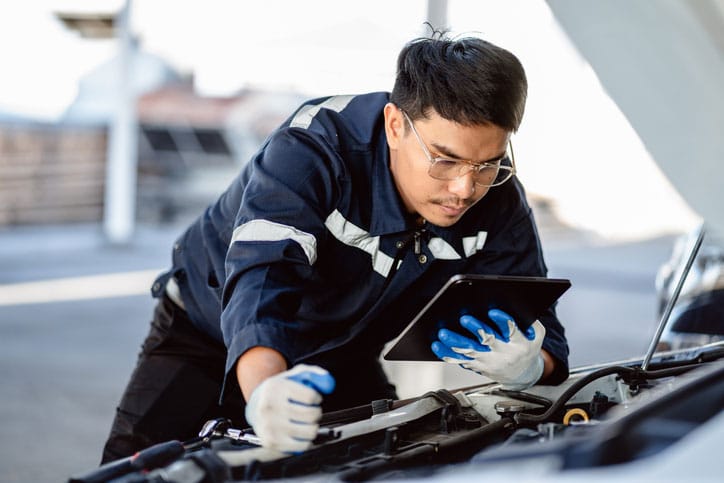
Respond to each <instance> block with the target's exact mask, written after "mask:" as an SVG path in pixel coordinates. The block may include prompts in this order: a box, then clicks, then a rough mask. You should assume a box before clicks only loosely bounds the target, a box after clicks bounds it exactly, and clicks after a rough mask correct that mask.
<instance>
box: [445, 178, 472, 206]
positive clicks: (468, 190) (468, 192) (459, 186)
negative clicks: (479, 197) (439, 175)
mask: <svg viewBox="0 0 724 483" xmlns="http://www.w3.org/2000/svg"><path fill="white" fill-rule="evenodd" d="M448 191H450V193H452V194H454V195H455V196H457V197H458V198H460V199H461V200H466V199H468V198H471V197H472V196H473V194H474V193H475V181H474V179H473V172H472V171H468V172H467V173H465V174H464V175H462V176H460V177H459V178H457V179H453V180H450V181H449V182H448Z"/></svg>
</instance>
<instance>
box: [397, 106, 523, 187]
mask: <svg viewBox="0 0 724 483" xmlns="http://www.w3.org/2000/svg"><path fill="white" fill-rule="evenodd" d="M400 112H402V114H403V115H404V116H405V119H407V123H408V124H409V125H410V128H411V129H412V132H413V134H414V135H415V137H416V138H417V142H418V143H420V147H421V148H422V150H423V151H424V152H425V156H427V160H428V161H430V168H429V169H428V170H427V174H429V175H430V176H431V177H433V178H435V179H439V180H442V181H452V180H454V179H458V178H462V177H463V176H465V175H466V174H468V173H469V172H471V171H472V173H473V180H474V181H475V184H477V185H478V186H485V187H492V186H498V185H501V184H503V183H505V182H506V181H508V180H509V179H510V178H512V177H513V175H514V174H515V156H514V155H513V144H512V143H511V142H510V141H508V150H509V151H510V166H506V165H504V164H502V163H503V160H504V159H505V158H506V156H507V153H506V154H504V155H503V156H502V157H501V158H500V159H497V160H495V161H488V162H486V163H481V164H474V163H471V162H469V161H459V160H453V159H447V158H443V157H440V156H433V155H432V153H431V152H430V150H429V149H427V145H426V144H425V142H424V141H423V140H422V138H421V137H420V134H419V133H418V132H417V129H415V126H414V124H412V120H411V119H410V116H408V115H407V113H406V112H405V111H403V110H402V109H400Z"/></svg>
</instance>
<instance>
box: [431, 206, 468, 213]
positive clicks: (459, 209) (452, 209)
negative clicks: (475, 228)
mask: <svg viewBox="0 0 724 483" xmlns="http://www.w3.org/2000/svg"><path fill="white" fill-rule="evenodd" d="M438 206H440V209H441V210H442V211H443V213H445V214H446V215H448V216H460V215H462V214H463V213H465V210H467V209H468V205H442V204H441V205H438Z"/></svg>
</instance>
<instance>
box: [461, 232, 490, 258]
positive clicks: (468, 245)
mask: <svg viewBox="0 0 724 483" xmlns="http://www.w3.org/2000/svg"><path fill="white" fill-rule="evenodd" d="M487 238H488V232H487V231H479V232H478V234H477V236H466V237H464V238H463V250H465V256H466V257H471V256H473V255H474V254H475V252H479V251H480V250H482V249H483V246H484V245H485V240H486V239H487Z"/></svg>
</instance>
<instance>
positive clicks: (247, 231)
mask: <svg viewBox="0 0 724 483" xmlns="http://www.w3.org/2000/svg"><path fill="white" fill-rule="evenodd" d="M282 240H294V241H295V242H297V243H298V244H299V246H300V247H302V250H304V253H305V254H306V255H307V259H308V260H309V264H310V265H314V262H315V261H316V260H317V239H316V238H314V235H311V234H309V233H307V232H304V231H301V230H298V229H296V228H294V227H293V226H288V225H282V224H281V223H275V222H273V221H269V220H251V221H248V222H246V223H244V224H243V225H239V226H237V227H236V228H235V229H234V233H233V234H232V236H231V243H234V242H237V241H271V242H274V241H282Z"/></svg>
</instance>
